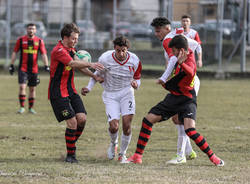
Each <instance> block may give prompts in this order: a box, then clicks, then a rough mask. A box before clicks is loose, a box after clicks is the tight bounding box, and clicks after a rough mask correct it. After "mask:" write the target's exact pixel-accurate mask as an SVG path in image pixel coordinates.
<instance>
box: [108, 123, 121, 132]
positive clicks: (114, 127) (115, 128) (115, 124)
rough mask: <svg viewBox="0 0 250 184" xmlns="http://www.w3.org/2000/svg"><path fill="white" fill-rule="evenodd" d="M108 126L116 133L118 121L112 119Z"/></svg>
mask: <svg viewBox="0 0 250 184" xmlns="http://www.w3.org/2000/svg"><path fill="white" fill-rule="evenodd" d="M109 124H110V126H109V131H110V132H111V133H112V134H113V133H116V132H117V131H118V129H119V123H118V121H114V120H112V121H111V122H110V123H109Z"/></svg>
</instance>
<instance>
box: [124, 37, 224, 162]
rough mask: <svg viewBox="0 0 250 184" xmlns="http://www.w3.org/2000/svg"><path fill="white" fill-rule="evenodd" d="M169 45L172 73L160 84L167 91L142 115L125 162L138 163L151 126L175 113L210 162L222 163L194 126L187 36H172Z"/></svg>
mask: <svg viewBox="0 0 250 184" xmlns="http://www.w3.org/2000/svg"><path fill="white" fill-rule="evenodd" d="M169 47H170V48H172V52H173V54H174V55H175V56H176V57H177V63H176V65H175V72H174V76H173V77H172V78H171V79H170V80H168V81H167V82H166V83H165V84H164V87H165V88H166V89H167V90H169V91H170V93H169V94H167V96H166V97H165V99H164V100H163V101H161V102H159V103H158V104H157V105H156V106H154V107H153V108H151V110H150V111H149V113H148V114H147V116H146V117H145V118H143V121H142V127H141V131H140V134H139V138H138V142H137V148H136V152H135V154H134V155H133V156H131V157H130V158H129V159H128V161H130V162H134V163H142V154H143V152H144V149H145V147H146V145H147V143H148V140H149V138H150V135H151V131H152V127H153V125H154V124H155V123H157V122H161V121H164V120H167V119H169V118H170V117H172V116H173V115H175V114H178V119H179V120H180V121H181V122H182V123H184V128H185V132H186V134H187V135H188V136H189V137H190V138H191V139H192V140H193V141H194V142H195V143H196V145H197V146H198V147H199V148H200V149H201V150H202V151H203V152H204V153H206V154H207V156H208V157H209V159H210V161H211V162H212V163H213V164H215V165H216V166H223V165H224V161H223V160H221V159H220V158H218V157H217V156H216V155H215V154H214V152H213V151H212V149H211V148H210V147H209V145H208V143H207V141H206V140H205V139H204V137H203V136H202V135H200V134H199V133H198V132H197V131H196V129H195V119H196V107H197V104H196V94H195V90H194V86H193V81H194V77H195V73H196V63H195V59H194V54H193V52H192V50H191V49H189V48H188V42H187V39H186V38H185V37H184V36H182V35H177V36H175V37H174V38H173V39H172V40H171V41H170V43H169Z"/></svg>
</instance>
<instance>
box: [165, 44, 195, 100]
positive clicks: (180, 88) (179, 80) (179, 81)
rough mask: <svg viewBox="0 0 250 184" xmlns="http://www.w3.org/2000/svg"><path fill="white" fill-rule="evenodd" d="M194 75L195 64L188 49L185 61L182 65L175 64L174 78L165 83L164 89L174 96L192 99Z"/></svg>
mask: <svg viewBox="0 0 250 184" xmlns="http://www.w3.org/2000/svg"><path fill="white" fill-rule="evenodd" d="M195 74H196V63H195V58H194V53H193V52H192V50H191V49H189V54H188V55H187V59H186V60H185V61H184V62H183V63H182V64H179V63H176V67H175V71H174V77H172V78H171V79H170V80H168V81H167V82H166V83H165V88H166V89H167V90H169V91H170V92H171V93H172V94H174V95H184V96H187V97H189V98H193V95H194V94H195V93H193V92H192V91H193V90H194V77H195Z"/></svg>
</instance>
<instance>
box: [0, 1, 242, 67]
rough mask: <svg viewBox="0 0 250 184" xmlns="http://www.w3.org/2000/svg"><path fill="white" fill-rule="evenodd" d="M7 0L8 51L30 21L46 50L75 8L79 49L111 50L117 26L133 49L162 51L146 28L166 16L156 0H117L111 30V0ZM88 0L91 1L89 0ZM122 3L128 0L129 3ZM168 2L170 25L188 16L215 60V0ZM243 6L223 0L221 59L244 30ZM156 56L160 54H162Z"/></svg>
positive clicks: (0, 28) (1, 7) (3, 10)
mask: <svg viewBox="0 0 250 184" xmlns="http://www.w3.org/2000/svg"><path fill="white" fill-rule="evenodd" d="M53 1H55V2H57V3H53ZM11 2H12V4H11V6H10V11H11V19H10V38H9V40H8V43H9V44H10V53H11V51H12V49H13V47H14V43H15V41H16V39H17V37H19V36H21V35H23V34H25V33H26V29H25V24H26V23H27V22H34V23H35V24H36V25H37V35H38V36H40V37H42V38H43V39H44V41H45V44H46V47H47V48H48V50H49V51H50V50H51V48H52V47H53V46H54V45H55V44H56V42H57V41H58V40H59V39H60V29H61V28H62V27H63V25H64V24H65V23H69V22H72V18H73V15H74V13H75V17H76V23H77V24H78V26H79V28H80V30H81V34H80V37H79V44H78V48H84V49H87V50H88V49H92V50H105V49H112V39H113V38H112V35H113V33H114V31H115V32H116V34H117V35H125V36H127V37H128V38H129V39H130V40H131V42H132V48H131V49H132V50H133V51H135V52H136V51H137V50H138V51H139V50H140V52H141V51H145V52H147V51H149V50H150V51H155V52H158V51H159V52H162V47H161V42H160V41H158V40H157V39H156V38H155V36H154V32H153V29H152V27H150V22H151V21H152V19H153V18H154V17H156V16H159V15H162V14H163V15H164V14H165V15H166V16H167V15H169V13H168V12H166V11H167V8H166V9H165V12H162V11H163V10H162V7H161V6H160V5H161V4H160V2H162V1H160V0H159V1H155V0H152V1H147V2H146V1H141V0H138V1H125V0H123V1H118V8H117V14H116V26H115V27H116V30H114V29H113V9H112V8H113V7H112V0H110V1H105V2H104V1H97V0H93V1H88V0H82V1H78V2H77V6H76V8H75V9H74V7H72V1H69V0H12V1H11ZM62 2H63V3H62ZM90 2H91V4H88V3H90ZM126 2H130V3H131V4H130V5H128V4H126ZM166 2H168V1H166ZM166 2H165V3H166ZM86 3H87V4H86ZM172 3H173V4H172V5H173V6H172V12H171V13H172V16H171V17H169V19H171V20H172V27H173V28H175V27H180V26H181V22H180V21H181V16H182V15H183V14H189V15H191V17H192V27H193V28H194V29H195V30H197V31H198V32H199V35H200V38H201V40H202V47H203V62H204V64H205V65H209V64H212V63H216V62H217V60H218V54H217V50H216V49H217V46H216V44H217V37H216V35H217V33H218V31H219V30H218V25H217V7H218V4H217V0H216V1H214V0H209V1H202V0H200V1H199V0H196V1H195V0H189V1H188V0H187V1H184V0H178V1H173V2H172ZM7 4H8V1H7V0H0V48H1V49H0V59H4V58H6V41H7V40H6V39H7V38H8V37H7V36H6V31H7V29H6V27H7V11H8V7H7ZM242 6H243V5H242V3H241V1H237V0H226V1H225V3H224V9H225V11H224V12H225V13H224V20H223V28H222V29H223V30H222V33H223V54H222V55H223V57H224V60H225V61H226V60H227V59H228V58H229V57H230V54H231V53H232V50H233V49H234V46H235V43H236V42H237V40H238V39H239V37H240V35H241V32H242V21H241V20H242V13H241V9H242ZM160 7H161V8H160ZM73 12H74V13H73ZM152 54H153V53H152ZM235 56H236V57H234V58H236V59H237V56H239V49H235ZM151 58H152V57H151ZM159 59H161V60H162V59H163V54H162V58H159ZM152 64H153V63H152Z"/></svg>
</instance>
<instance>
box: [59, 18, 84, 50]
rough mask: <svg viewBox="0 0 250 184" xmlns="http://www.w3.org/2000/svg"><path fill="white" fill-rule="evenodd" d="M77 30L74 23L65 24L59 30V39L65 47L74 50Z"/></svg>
mask: <svg viewBox="0 0 250 184" xmlns="http://www.w3.org/2000/svg"><path fill="white" fill-rule="evenodd" d="M79 34H80V30H79V28H78V27H77V26H76V24H74V23H70V24H66V25H65V26H64V27H63V28H62V30H61V38H62V40H63V44H65V45H66V47H69V48H74V47H75V46H76V44H77V42H78V37H79Z"/></svg>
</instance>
